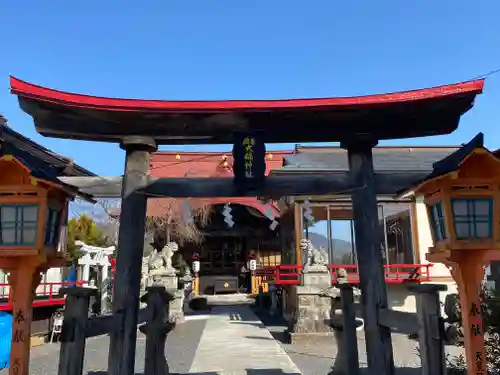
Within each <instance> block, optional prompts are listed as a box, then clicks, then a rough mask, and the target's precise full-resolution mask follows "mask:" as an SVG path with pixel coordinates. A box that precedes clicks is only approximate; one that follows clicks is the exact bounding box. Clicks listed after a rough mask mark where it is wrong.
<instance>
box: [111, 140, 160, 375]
mask: <svg viewBox="0 0 500 375" xmlns="http://www.w3.org/2000/svg"><path fill="white" fill-rule="evenodd" d="M121 147H122V148H123V149H125V151H126V161H125V173H124V176H123V186H122V205H121V212H120V229H119V235H118V252H117V258H116V273H115V280H114V281H115V284H114V290H113V294H114V295H113V313H118V312H120V313H122V314H123V324H124V327H123V330H120V331H118V332H115V333H113V334H111V337H110V345H109V360H108V373H109V375H134V364H135V346H136V340H137V314H138V310H139V294H140V287H141V267H142V253H143V247H144V233H145V223H146V201H147V200H146V196H145V195H144V194H141V193H138V192H136V190H137V189H139V188H141V187H143V186H145V185H146V184H147V181H148V176H147V174H148V169H149V158H150V153H151V152H153V151H155V150H156V143H155V141H154V139H152V138H148V137H140V136H131V137H127V138H125V139H123V142H122V145H121Z"/></svg>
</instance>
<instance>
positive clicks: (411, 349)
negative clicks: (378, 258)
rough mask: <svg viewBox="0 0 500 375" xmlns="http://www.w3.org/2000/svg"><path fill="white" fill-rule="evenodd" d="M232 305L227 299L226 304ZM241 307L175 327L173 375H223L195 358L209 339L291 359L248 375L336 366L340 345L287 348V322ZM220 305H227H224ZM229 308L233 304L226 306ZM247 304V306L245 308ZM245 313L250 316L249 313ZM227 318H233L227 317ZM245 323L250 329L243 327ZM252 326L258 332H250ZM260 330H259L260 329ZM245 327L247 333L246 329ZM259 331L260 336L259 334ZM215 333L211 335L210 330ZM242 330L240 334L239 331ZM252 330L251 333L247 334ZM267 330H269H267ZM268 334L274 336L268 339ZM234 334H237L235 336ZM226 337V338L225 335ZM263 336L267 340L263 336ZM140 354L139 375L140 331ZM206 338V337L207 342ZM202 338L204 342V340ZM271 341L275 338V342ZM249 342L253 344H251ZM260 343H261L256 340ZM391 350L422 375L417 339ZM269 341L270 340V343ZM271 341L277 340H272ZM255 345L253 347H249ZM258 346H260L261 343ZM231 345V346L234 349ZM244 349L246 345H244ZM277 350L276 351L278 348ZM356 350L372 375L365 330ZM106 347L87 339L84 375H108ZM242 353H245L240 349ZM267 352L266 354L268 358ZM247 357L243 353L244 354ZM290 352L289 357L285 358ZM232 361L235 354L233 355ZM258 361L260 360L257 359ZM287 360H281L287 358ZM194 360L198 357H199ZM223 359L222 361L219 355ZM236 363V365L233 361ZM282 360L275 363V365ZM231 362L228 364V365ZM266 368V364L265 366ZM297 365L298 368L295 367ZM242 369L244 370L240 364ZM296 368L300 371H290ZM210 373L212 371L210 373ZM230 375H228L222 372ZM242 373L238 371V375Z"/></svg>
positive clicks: (47, 355)
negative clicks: (222, 329) (281, 365)
mask: <svg viewBox="0 0 500 375" xmlns="http://www.w3.org/2000/svg"><path fill="white" fill-rule="evenodd" d="M228 302H229V301H228ZM241 302H243V303H240V306H235V307H234V309H237V310H238V311H235V313H236V314H232V313H231V311H229V310H232V309H233V308H232V307H231V306H219V307H216V308H214V309H213V310H212V314H205V315H203V314H201V315H194V316H190V317H188V320H187V321H186V322H185V323H183V324H180V325H179V326H177V327H176V328H175V329H174V330H173V331H172V332H171V333H170V334H169V336H168V339H167V355H168V363H169V365H170V371H171V373H178V374H191V375H221V373H220V372H217V371H215V372H214V371H212V372H206V371H207V370H208V368H207V369H206V368H205V367H206V366H204V365H203V364H204V363H205V361H204V359H203V358H201V357H200V355H198V356H197V355H196V354H197V350H198V348H200V346H199V345H200V342H204V343H205V344H204V348H205V349H204V350H198V351H199V353H202V352H203V351H205V352H209V351H210V350H215V349H217V348H215V349H214V348H213V346H214V345H211V343H210V341H211V340H210V337H212V336H214V339H217V337H218V340H219V341H218V347H220V353H217V351H214V353H217V355H221V354H222V355H223V356H224V355H226V356H227V357H228V358H231V356H232V354H231V353H232V349H234V348H236V347H241V348H242V347H243V346H241V345H242V344H244V341H249V342H248V345H247V346H248V349H247V350H248V357H249V358H250V357H252V350H253V349H252V347H253V346H255V344H257V345H260V346H261V348H257V349H254V350H253V355H254V356H255V358H257V359H256V360H259V361H261V362H262V361H264V360H265V361H268V360H269V359H270V358H268V357H267V356H266V358H264V355H263V353H262V348H263V347H266V345H267V346H269V347H271V346H272V345H278V347H280V348H282V350H283V351H284V353H283V355H284V356H285V357H286V355H288V357H289V358H290V359H291V361H290V366H289V368H287V369H286V371H287V372H283V371H282V370H278V369H277V368H278V367H279V366H277V365H276V366H274V368H275V369H274V370H269V369H267V368H269V366H267V367H266V369H264V368H262V367H261V368H260V369H259V368H257V369H248V368H251V367H250V366H245V368H247V370H246V372H247V373H246V375H289V374H291V373H292V374H300V373H301V374H302V375H326V374H328V373H329V372H330V370H331V366H332V364H333V361H334V358H335V355H336V347H335V345H334V343H333V340H332V343H331V345H329V344H326V345H321V346H318V345H315V346H307V345H300V344H294V345H292V344H288V343H287V340H286V336H285V326H284V324H283V322H282V321H281V320H280V319H279V318H276V317H270V316H269V315H267V314H262V313H259V312H258V311H257V310H255V309H254V311H255V312H256V313H257V316H258V319H260V320H261V321H262V323H261V322H259V321H258V319H257V317H255V315H254V314H253V313H252V312H250V311H249V306H248V305H247V303H246V302H244V301H241ZM221 305H226V304H225V303H222V304H221ZM228 305H229V303H228ZM245 305H247V306H245ZM245 311H247V312H249V314H247V313H246V312H245ZM246 315H248V316H249V317H247V316H246ZM228 316H229V318H227V317H228ZM234 316H239V318H238V319H236V320H238V321H233V320H235V319H233V318H234ZM214 318H215V320H214V321H213V322H212V323H211V324H212V325H214V324H215V323H216V324H219V325H220V324H222V325H224V327H225V329H226V330H227V332H226V333H225V335H224V334H219V335H218V334H217V331H218V330H219V329H218V328H217V327H215V326H214V327H215V328H214V327H212V328H214V329H212V330H210V329H205V328H206V327H207V322H208V324H210V321H211V320H213V319H214ZM238 324H240V325H241V324H243V326H241V327H240V329H236V327H237V326H238ZM245 324H246V325H247V327H246V328H245ZM252 326H254V328H253V329H252ZM257 327H258V328H257ZM243 328H244V329H243ZM259 330H260V331H261V332H258V331H259ZM208 331H211V332H208ZM240 331H241V332H240ZM250 331H251V333H249V332H250ZM263 331H265V332H263ZM267 331H269V332H270V334H271V335H272V336H269V333H267ZM204 332H205V333H206V334H208V333H210V335H203V333H204ZM220 333H222V332H220ZM239 333H241V334H242V335H243V336H244V337H242V338H241V343H240V342H238V341H234V343H232V344H231V345H226V344H227V343H226V344H224V343H225V338H227V339H229V338H231V337H232V339H233V340H236V336H235V335H237V334H239ZM231 334H232V335H233V336H235V337H233V336H231ZM225 336H227V337H225ZM264 336H265V337H264ZM137 337H138V340H137V351H136V366H135V367H136V368H135V372H136V374H142V373H143V369H144V350H145V338H144V335H143V334H141V333H138V335H137ZM203 337H204V338H203ZM202 338H203V340H202ZM273 338H274V339H275V340H276V343H277V344H275V342H274V340H273ZM249 339H251V340H249ZM257 339H259V340H257ZM392 339H393V349H394V361H395V364H396V367H397V371H396V374H397V375H419V374H420V368H419V367H420V358H419V357H418V354H417V346H418V343H417V342H416V341H414V340H410V339H408V337H407V335H404V334H401V333H393V335H392ZM266 340H267V341H266ZM268 340H271V341H273V343H272V344H271V342H268ZM250 341H253V343H250ZM259 342H260V343H259ZM231 346H232V347H231ZM245 347H246V346H245ZM59 348H60V346H59V344H46V345H42V346H39V347H35V348H33V349H32V351H31V366H30V375H56V374H57V367H58V362H59ZM273 348H274V349H273V350H274V351H276V353H278V351H279V350H277V349H276V348H275V347H273ZM358 348H359V349H358V350H359V359H360V365H361V367H364V370H365V371H362V373H363V375H368V371H366V370H367V369H366V352H365V341H364V334H363V332H359V333H358ZM108 349H109V338H108V336H100V337H95V338H91V339H88V340H87V346H86V352H85V364H84V374H86V375H105V374H106V370H107V367H108ZM240 351H241V350H240ZM267 352H269V350H267V349H266V350H265V353H266V355H267ZM447 352H448V353H450V354H451V355H458V354H460V353H461V349H460V348H458V347H447ZM241 353H244V351H241ZM285 353H286V354H285ZM233 357H234V356H233ZM259 357H260V358H259ZM285 357H283V358H285ZM195 358H196V359H195ZM221 358H223V357H221ZM231 362H233V361H231ZM278 362H279V361H275V364H277V363H278ZM228 363H229V362H228ZM262 363H264V362H262ZM265 363H266V365H268V363H267V362H265ZM295 366H296V367H295ZM240 367H241V366H240ZM292 368H293V369H295V368H297V369H298V370H299V371H300V373H299V372H297V371H293V372H290V371H291V370H292ZM190 369H191V370H192V371H205V372H189V371H190ZM210 370H212V369H210ZM7 373H8V370H6V369H5V370H0V375H6V374H7ZM222 374H224V375H226V374H225V373H224V372H223V373H222ZM238 374H239V373H238ZM231 375H233V374H232V373H231Z"/></svg>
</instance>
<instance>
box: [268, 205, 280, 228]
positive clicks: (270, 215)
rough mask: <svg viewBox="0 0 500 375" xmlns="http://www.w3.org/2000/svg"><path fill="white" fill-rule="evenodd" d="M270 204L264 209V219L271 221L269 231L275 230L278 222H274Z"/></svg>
mask: <svg viewBox="0 0 500 375" xmlns="http://www.w3.org/2000/svg"><path fill="white" fill-rule="evenodd" d="M271 204H272V203H267V208H266V217H267V218H268V219H269V220H271V224H270V225H269V229H271V230H275V229H276V227H277V226H278V225H279V223H278V221H277V220H276V216H275V215H274V211H273V209H272V207H271Z"/></svg>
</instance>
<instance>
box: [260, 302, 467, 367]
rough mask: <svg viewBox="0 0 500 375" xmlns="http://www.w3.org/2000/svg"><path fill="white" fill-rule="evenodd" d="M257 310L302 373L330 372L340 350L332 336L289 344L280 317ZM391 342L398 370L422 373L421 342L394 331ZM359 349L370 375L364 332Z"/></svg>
mask: <svg viewBox="0 0 500 375" xmlns="http://www.w3.org/2000/svg"><path fill="white" fill-rule="evenodd" d="M256 313H257V316H258V317H259V318H260V319H261V321H262V322H263V324H264V325H265V326H266V328H267V329H268V330H269V331H270V332H271V334H272V335H273V337H274V338H275V339H276V340H277V341H278V342H279V343H280V344H281V346H282V347H283V348H284V349H285V352H286V353H287V354H288V355H289V356H290V358H291V359H292V361H293V362H295V364H296V365H297V367H298V368H299V369H300V371H301V372H302V374H303V375H320V374H328V373H329V372H330V370H331V366H332V365H333V362H334V359H335V356H336V354H337V348H336V345H334V343H333V339H332V344H331V345H328V344H327V345H321V346H318V345H313V346H308V345H303V344H302V345H301V344H294V345H292V344H289V343H288V340H287V337H286V334H285V330H286V327H285V325H284V322H283V321H282V320H281V318H279V317H270V316H269V315H267V314H262V313H259V312H258V311H256ZM392 346H393V352H394V363H395V366H396V374H397V375H420V373H421V369H420V366H421V362H420V357H419V356H418V353H417V348H418V342H417V341H415V340H410V339H409V338H408V336H407V335H406V334H400V333H393V334H392ZM446 351H447V353H448V354H450V355H452V356H455V355H459V354H461V353H462V349H461V348H459V347H456V346H449V347H446ZM358 353H359V362H360V367H361V368H362V374H366V375H368V374H369V373H368V371H367V370H368V369H367V362H366V345H365V339H364V332H358ZM370 375H371V374H370Z"/></svg>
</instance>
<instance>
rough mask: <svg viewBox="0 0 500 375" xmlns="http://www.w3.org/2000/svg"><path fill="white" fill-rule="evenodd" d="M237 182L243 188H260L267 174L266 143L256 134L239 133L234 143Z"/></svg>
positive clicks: (235, 177) (234, 168) (234, 169)
mask: <svg viewBox="0 0 500 375" xmlns="http://www.w3.org/2000/svg"><path fill="white" fill-rule="evenodd" d="M233 160H234V162H233V163H234V164H233V171H234V180H235V183H236V184H237V185H238V186H240V187H242V188H254V189H255V188H258V187H259V186H260V185H261V184H262V183H263V182H264V178H265V175H266V145H265V144H264V142H263V141H262V138H260V137H259V136H258V135H256V134H238V135H236V136H235V138H234V145H233Z"/></svg>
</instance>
